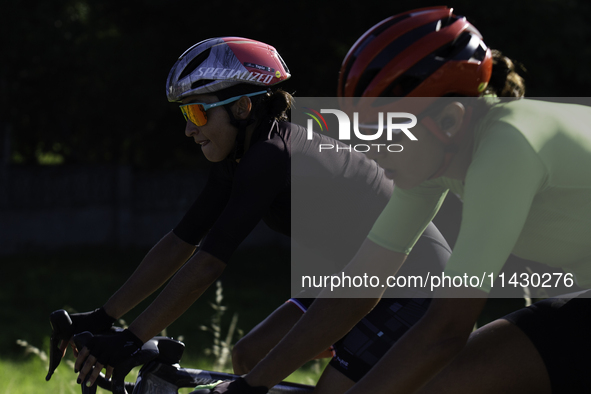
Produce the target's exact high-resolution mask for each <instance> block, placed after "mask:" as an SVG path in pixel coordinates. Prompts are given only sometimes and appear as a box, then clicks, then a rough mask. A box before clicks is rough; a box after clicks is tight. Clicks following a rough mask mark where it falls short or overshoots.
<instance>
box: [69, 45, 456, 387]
mask: <svg viewBox="0 0 591 394" xmlns="http://www.w3.org/2000/svg"><path fill="white" fill-rule="evenodd" d="M289 76H290V74H289V70H288V69H287V67H286V65H285V64H284V63H283V60H282V59H281V57H280V56H279V54H278V53H277V51H276V50H275V49H274V48H273V47H271V46H269V45H267V44H264V43H261V42H257V41H253V40H249V39H245V38H239V37H225V38H214V39H210V40H205V41H202V42H200V43H198V44H196V45H195V46H193V47H191V48H190V49H188V50H187V51H186V52H185V53H184V54H183V55H181V57H180V58H179V60H178V61H177V63H176V64H175V65H174V66H173V68H172V70H171V72H170V74H169V78H168V83H167V94H168V99H169V100H170V101H172V102H180V103H181V110H182V112H183V114H184V115H185V117H186V119H187V126H186V129H185V134H186V135H187V136H188V137H191V138H193V139H194V141H195V142H196V143H197V144H199V145H201V147H202V151H203V153H204V154H205V156H206V158H207V159H208V160H209V161H211V162H213V165H212V167H211V172H210V175H209V179H208V182H207V185H206V186H205V188H204V189H203V191H202V192H201V193H200V195H199V196H198V198H197V199H196V201H195V203H194V204H193V205H192V207H191V208H190V209H189V211H188V212H187V214H186V215H185V216H184V218H183V219H182V220H181V222H180V223H179V224H178V226H176V227H175V228H174V230H173V231H171V232H170V233H169V234H167V235H166V236H165V237H164V238H163V239H162V240H161V241H160V242H159V243H158V244H157V245H156V246H154V248H153V249H152V250H151V251H150V252H149V253H148V255H147V256H146V257H145V258H144V260H143V261H142V263H141V264H140V266H139V267H138V268H137V270H136V271H135V272H134V274H133V275H132V276H131V277H130V278H129V280H128V281H127V282H126V283H125V284H124V285H123V286H122V287H121V289H119V290H118V291H117V292H116V293H115V294H114V295H113V296H112V297H111V298H110V299H109V300H108V301H107V303H106V304H105V305H104V307H102V308H100V309H99V310H97V311H96V312H93V313H88V314H80V315H73V323H74V325H75V327H76V331H77V332H79V331H83V330H90V331H95V332H96V331H98V330H99V329H101V328H105V327H109V326H110V325H111V324H112V322H113V321H114V319H115V318H119V317H121V316H122V315H123V314H125V313H126V312H127V311H129V310H130V309H132V308H133V307H135V306H136V305H137V304H138V303H139V302H140V301H141V300H143V299H144V298H146V297H147V296H148V295H149V294H151V293H152V292H154V291H155V290H156V289H157V288H159V287H160V286H161V285H162V284H164V282H165V281H166V280H168V279H169V278H171V277H172V276H173V274H175V273H176V275H175V276H174V277H173V278H172V279H171V281H170V283H169V284H168V285H167V287H166V288H165V289H164V290H163V291H162V293H161V294H160V295H159V296H158V298H157V299H156V300H155V301H154V302H153V303H152V305H150V306H149V307H148V308H147V309H146V310H145V311H144V312H143V313H142V314H141V315H140V316H139V317H138V318H137V319H136V320H135V321H133V322H132V323H131V324H130V326H129V328H128V329H127V330H125V331H123V332H122V333H120V334H117V335H114V336H110V337H103V336H95V337H94V338H93V339H92V340H91V341H90V342H89V344H88V345H87V347H86V348H84V349H82V350H81V351H80V353H79V356H78V359H77V361H76V366H75V369H76V370H77V371H80V376H79V380H80V381H83V380H84V377H85V376H86V375H87V374H89V373H91V374H92V376H91V378H90V379H89V382H90V384H92V383H93V382H94V381H95V379H96V376H97V375H98V373H99V371H100V370H101V369H102V368H103V367H106V366H109V367H108V368H107V375H110V373H111V372H112V367H115V368H116V367H117V365H118V363H119V362H120V360H123V359H124V358H126V357H127V356H129V355H130V354H132V353H133V352H135V351H136V350H137V349H138V348H139V346H141V344H142V343H144V342H145V341H147V340H148V339H150V338H152V337H153V336H154V335H156V334H158V333H159V332H160V331H161V330H162V329H164V328H165V327H167V326H168V325H169V324H170V323H172V322H173V321H174V320H175V319H176V318H178V317H179V316H180V315H181V314H183V313H184V312H185V311H186V309H187V308H189V306H190V305H191V304H192V303H193V302H195V301H196V300H197V299H198V298H199V296H200V295H201V294H202V293H203V292H204V291H205V290H206V289H207V288H208V287H209V286H210V285H211V284H212V283H213V282H214V281H215V280H216V279H217V278H218V277H219V275H220V274H221V273H222V272H223V270H224V269H225V267H226V264H227V262H228V260H229V258H230V256H231V255H232V253H233V252H234V251H235V250H236V248H237V247H238V246H239V245H240V243H241V242H242V241H243V240H244V238H245V237H246V236H247V235H248V234H249V233H250V232H251V231H252V229H253V228H254V226H255V225H256V224H257V223H258V222H259V221H260V220H261V219H262V220H264V221H265V223H266V224H267V225H269V227H271V228H272V229H274V230H276V231H278V232H280V233H283V234H285V235H288V236H291V237H292V238H294V239H295V240H297V241H298V243H300V244H301V245H303V246H305V247H307V248H309V249H312V250H314V251H315V252H317V253H318V254H319V255H323V256H325V257H327V258H328V259H329V260H333V261H334V263H336V264H340V265H341V266H342V265H344V263H346V262H347V261H348V260H349V259H350V258H351V257H352V256H353V254H354V253H355V252H356V250H357V249H358V247H359V245H360V244H361V242H362V241H363V239H364V238H365V236H366V235H367V233H368V231H369V230H370V229H371V226H372V224H373V222H374V221H375V219H376V218H377V217H378V215H379V214H380V212H381V211H382V209H383V208H384V207H385V206H386V204H387V202H388V199H389V197H390V195H391V193H392V189H393V185H392V182H391V181H390V180H388V179H387V178H385V176H384V172H383V170H381V169H380V168H379V167H378V166H377V165H376V163H375V162H373V161H371V160H368V159H367V158H366V157H365V156H364V155H362V154H359V153H356V152H349V151H347V150H341V151H339V152H336V151H335V152H334V153H330V154H322V155H320V154H318V153H317V152H316V150H315V149H310V147H311V146H312V144H314V143H317V142H318V140H321V139H325V138H327V137H324V136H320V135H314V139H313V140H308V139H307V138H306V133H307V131H306V130H305V129H303V128H302V127H300V126H297V125H293V124H290V123H289V122H287V121H286V119H287V116H286V111H287V110H289V108H290V105H291V100H292V98H291V96H290V95H288V94H287V93H285V92H283V91H271V90H270V89H269V88H270V87H271V86H272V85H275V84H277V83H279V82H282V81H283V80H285V79H287V78H289ZM330 142H331V143H337V141H333V140H330ZM294 185H297V190H305V191H306V193H305V194H300V195H298V194H297V193H296V197H297V199H292V193H293V192H294ZM335 201H338V204H336V203H335ZM308 203H313V204H315V207H316V208H321V209H315V212H318V211H322V212H323V217H316V218H312V217H311V218H307V219H306V220H310V223H309V225H306V226H304V227H305V228H302V229H300V230H299V231H297V233H292V228H293V226H292V220H291V206H292V205H291V204H296V205H297V204H308ZM343 213H346V218H347V220H346V221H345V222H343V221H339V220H337V219H338V218H339V217H340V216H342V214H343ZM299 227H300V226H299ZM196 245H199V247H198V249H196ZM196 250H197V251H196ZM195 251H196V252H195ZM449 253H450V251H449V248H448V246H447V244H446V243H445V240H444V239H443V237H442V236H441V234H440V233H439V232H438V231H437V229H436V228H435V226H433V225H432V224H430V225H429V226H428V229H427V231H426V232H425V235H424V236H423V237H421V239H420V240H419V242H418V246H417V248H416V253H413V255H412V257H411V259H415V260H416V261H415V263H416V264H414V265H413V266H414V267H413V269H416V270H418V271H420V270H425V271H426V270H430V271H432V272H436V271H441V270H442V266H443V264H444V262H445V261H446V259H447V257H448V256H449ZM177 271H178V272H177ZM306 294H307V293H306ZM417 295H422V296H423V297H427V296H428V294H427V293H420V294H419V293H417ZM304 297H305V298H304ZM309 297H310V296H309V295H304V296H303V297H302V298H301V299H297V300H293V302H291V303H287V304H285V305H283V306H282V307H280V308H279V309H278V311H277V312H276V313H274V314H273V315H271V316H270V317H269V318H268V319H267V320H266V321H265V322H264V324H262V325H261V326H259V327H257V330H255V333H253V335H249V336H247V337H246V338H245V339H244V340H243V341H242V344H241V346H240V347H239V349H242V350H240V351H237V352H236V353H235V355H236V357H237V358H238V359H240V361H239V362H237V363H235V365H236V366H237V369H240V368H242V369H246V370H248V369H250V368H251V367H252V366H254V363H256V362H257V361H258V360H259V359H260V358H262V357H264V355H265V354H266V352H267V351H268V350H270V349H271V348H272V347H273V346H274V345H275V343H276V342H278V341H279V340H280V339H281V337H282V336H283V335H284V334H285V333H286V332H287V331H288V330H289V328H290V327H291V325H293V324H294V323H295V321H297V319H299V317H300V316H301V311H300V308H305V307H304V305H306V304H309V303H310V299H309ZM306 299H307V300H308V301H306ZM428 303H429V302H428V300H426V299H421V300H416V302H414V303H411V302H410V301H407V300H398V301H397V300H396V299H392V300H384V304H383V305H384V306H383V307H382V312H383V313H382V314H381V315H380V317H379V319H377V320H380V319H381V320H383V321H384V322H386V321H388V320H392V319H393V318H394V317H393V315H395V314H396V313H395V312H396V311H401V312H400V313H404V316H405V319H404V322H405V323H404V324H400V325H397V326H396V327H392V328H390V329H388V330H387V329H384V332H382V333H379V332H377V331H376V332H373V333H372V335H373V337H374V338H369V337H368V338H367V339H366V342H367V346H365V347H370V346H369V345H371V343H372V342H371V341H376V344H375V346H373V348H371V349H367V351H365V352H364V351H354V350H351V349H353V348H354V347H355V345H356V343H355V340H354V338H352V340H350V341H348V342H346V343H345V344H344V345H343V346H341V348H342V349H343V350H339V347H338V346H337V348H336V350H335V352H336V353H337V354H338V355H339V356H340V360H341V361H339V362H338V363H337V367H339V368H340V370H341V371H342V372H343V374H348V373H351V374H355V376H357V377H356V378H355V379H357V378H359V377H360V376H362V375H363V374H364V373H365V372H366V371H367V370H369V368H370V367H371V365H372V364H373V362H375V360H377V358H379V357H380V356H381V354H383V353H385V351H386V349H387V347H388V346H390V345H391V343H392V342H394V341H395V340H396V339H397V338H399V337H400V336H401V335H402V334H403V333H404V332H405V331H406V330H407V329H408V327H409V326H410V325H412V324H413V323H414V322H415V321H416V320H418V318H420V316H421V315H422V313H424V311H425V310H426V307H427V305H428ZM296 305H297V306H296ZM392 306H394V308H393V309H392V308H390V307H392ZM388 310H389V311H391V312H388ZM278 316H282V317H287V318H286V319H277V317H278ZM368 319H369V317H368ZM377 320H376V321H377ZM376 324H377V323H376ZM380 324H381V323H380ZM384 324H385V323H384ZM364 325H365V326H370V325H373V324H372V323H371V322H370V320H367V321H366V323H364ZM361 331H363V332H367V329H366V328H364V327H361V328H360V332H361ZM261 333H265V335H263V336H262V338H261V335H260V334H261ZM384 333H387V335H383V334H384ZM343 334H345V333H343ZM382 337H384V338H382ZM357 347H359V346H357ZM253 349H256V351H258V352H259V353H254V354H253V353H252V352H254V350H253ZM261 351H262V353H260V352H261ZM341 353H342V354H341ZM356 358H359V361H357V360H356ZM247 359H248V360H247ZM94 366H96V367H94ZM93 367H94V370H92V368H93ZM331 368H332V367H331ZM91 370H92V372H91Z"/></svg>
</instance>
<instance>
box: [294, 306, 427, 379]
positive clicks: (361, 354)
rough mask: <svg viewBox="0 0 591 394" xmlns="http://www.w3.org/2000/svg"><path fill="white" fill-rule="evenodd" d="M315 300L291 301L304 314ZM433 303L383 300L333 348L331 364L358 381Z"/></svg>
mask: <svg viewBox="0 0 591 394" xmlns="http://www.w3.org/2000/svg"><path fill="white" fill-rule="evenodd" d="M313 301H314V299H313V298H292V299H290V300H289V302H292V303H294V304H295V305H297V306H298V307H299V308H300V309H301V310H302V311H304V312H305V311H306V310H307V309H308V307H309V306H310V305H311V304H312V302H313ZM430 302H431V299H430V298H382V299H381V300H380V302H378V304H377V305H376V307H375V308H374V309H373V310H372V311H371V312H370V313H368V314H367V315H366V316H365V317H364V318H363V319H362V320H361V321H360V322H359V323H357V325H355V327H353V328H352V329H351V331H349V333H347V335H345V336H344V337H343V338H341V339H340V340H339V341H337V342H336V343H335V344H334V345H333V346H332V351H333V352H332V353H333V357H332V360H331V361H330V365H331V366H332V367H333V368H335V369H336V370H337V371H339V372H340V373H342V374H343V375H345V376H346V377H348V378H349V379H351V380H353V381H354V382H357V381H359V380H360V379H361V378H362V377H363V376H364V375H365V374H366V373H367V372H368V371H369V370H370V369H371V368H372V367H373V366H374V365H375V364H376V363H377V362H378V361H379V360H380V359H381V358H382V356H383V355H384V354H386V352H388V350H390V348H391V347H392V345H393V344H394V343H395V342H396V341H397V340H398V339H400V337H402V336H403V335H404V334H405V333H406V332H407V331H408V329H409V328H410V327H412V326H413V325H414V324H415V323H416V322H417V321H419V319H420V318H421V317H423V315H424V314H425V312H427V308H428V307H429V304H430Z"/></svg>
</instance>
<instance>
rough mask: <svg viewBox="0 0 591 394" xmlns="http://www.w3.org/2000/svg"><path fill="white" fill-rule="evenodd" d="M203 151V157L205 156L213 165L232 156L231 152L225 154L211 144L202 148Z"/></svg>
mask: <svg viewBox="0 0 591 394" xmlns="http://www.w3.org/2000/svg"><path fill="white" fill-rule="evenodd" d="M201 151H203V155H204V156H205V158H206V159H207V160H208V161H210V162H212V163H217V162H219V161H222V160H224V159H225V158H226V157H228V155H229V154H230V152H229V151H228V152H225V151H222V150H221V149H218V148H217V147H216V146H214V145H213V144H212V143H211V142H210V143H208V144H207V145H204V146H202V147H201Z"/></svg>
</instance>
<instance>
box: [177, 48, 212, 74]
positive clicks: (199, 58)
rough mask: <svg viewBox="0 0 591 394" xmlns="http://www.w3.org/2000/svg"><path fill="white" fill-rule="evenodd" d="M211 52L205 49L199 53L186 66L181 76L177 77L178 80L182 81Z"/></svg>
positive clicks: (209, 49)
mask: <svg viewBox="0 0 591 394" xmlns="http://www.w3.org/2000/svg"><path fill="white" fill-rule="evenodd" d="M210 52H211V48H207V49H206V50H205V51H203V52H201V53H200V54H199V55H197V56H195V58H194V59H193V60H191V61H190V62H189V64H187V66H186V67H185V69H184V70H183V72H182V73H181V75H179V78H178V79H179V80H181V79H183V78H184V77H186V76H187V75H189V74H191V73H192V72H193V71H195V69H196V68H197V67H198V66H199V65H200V64H201V63H203V62H204V61H205V59H207V58H208V57H209V53H210Z"/></svg>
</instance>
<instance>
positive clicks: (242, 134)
mask: <svg viewBox="0 0 591 394" xmlns="http://www.w3.org/2000/svg"><path fill="white" fill-rule="evenodd" d="M224 108H225V109H226V111H227V112H228V115H229V116H230V124H231V125H232V126H234V127H236V128H238V134H237V135H236V144H235V145H234V152H232V153H231V154H230V156H229V157H232V158H233V159H234V160H238V159H241V158H242V155H244V141H245V140H246V128H247V127H248V126H250V125H251V124H252V123H254V119H252V118H250V119H240V120H239V119H236V118H235V117H234V114H233V113H232V110H230V108H229V107H228V106H227V105H224Z"/></svg>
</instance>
